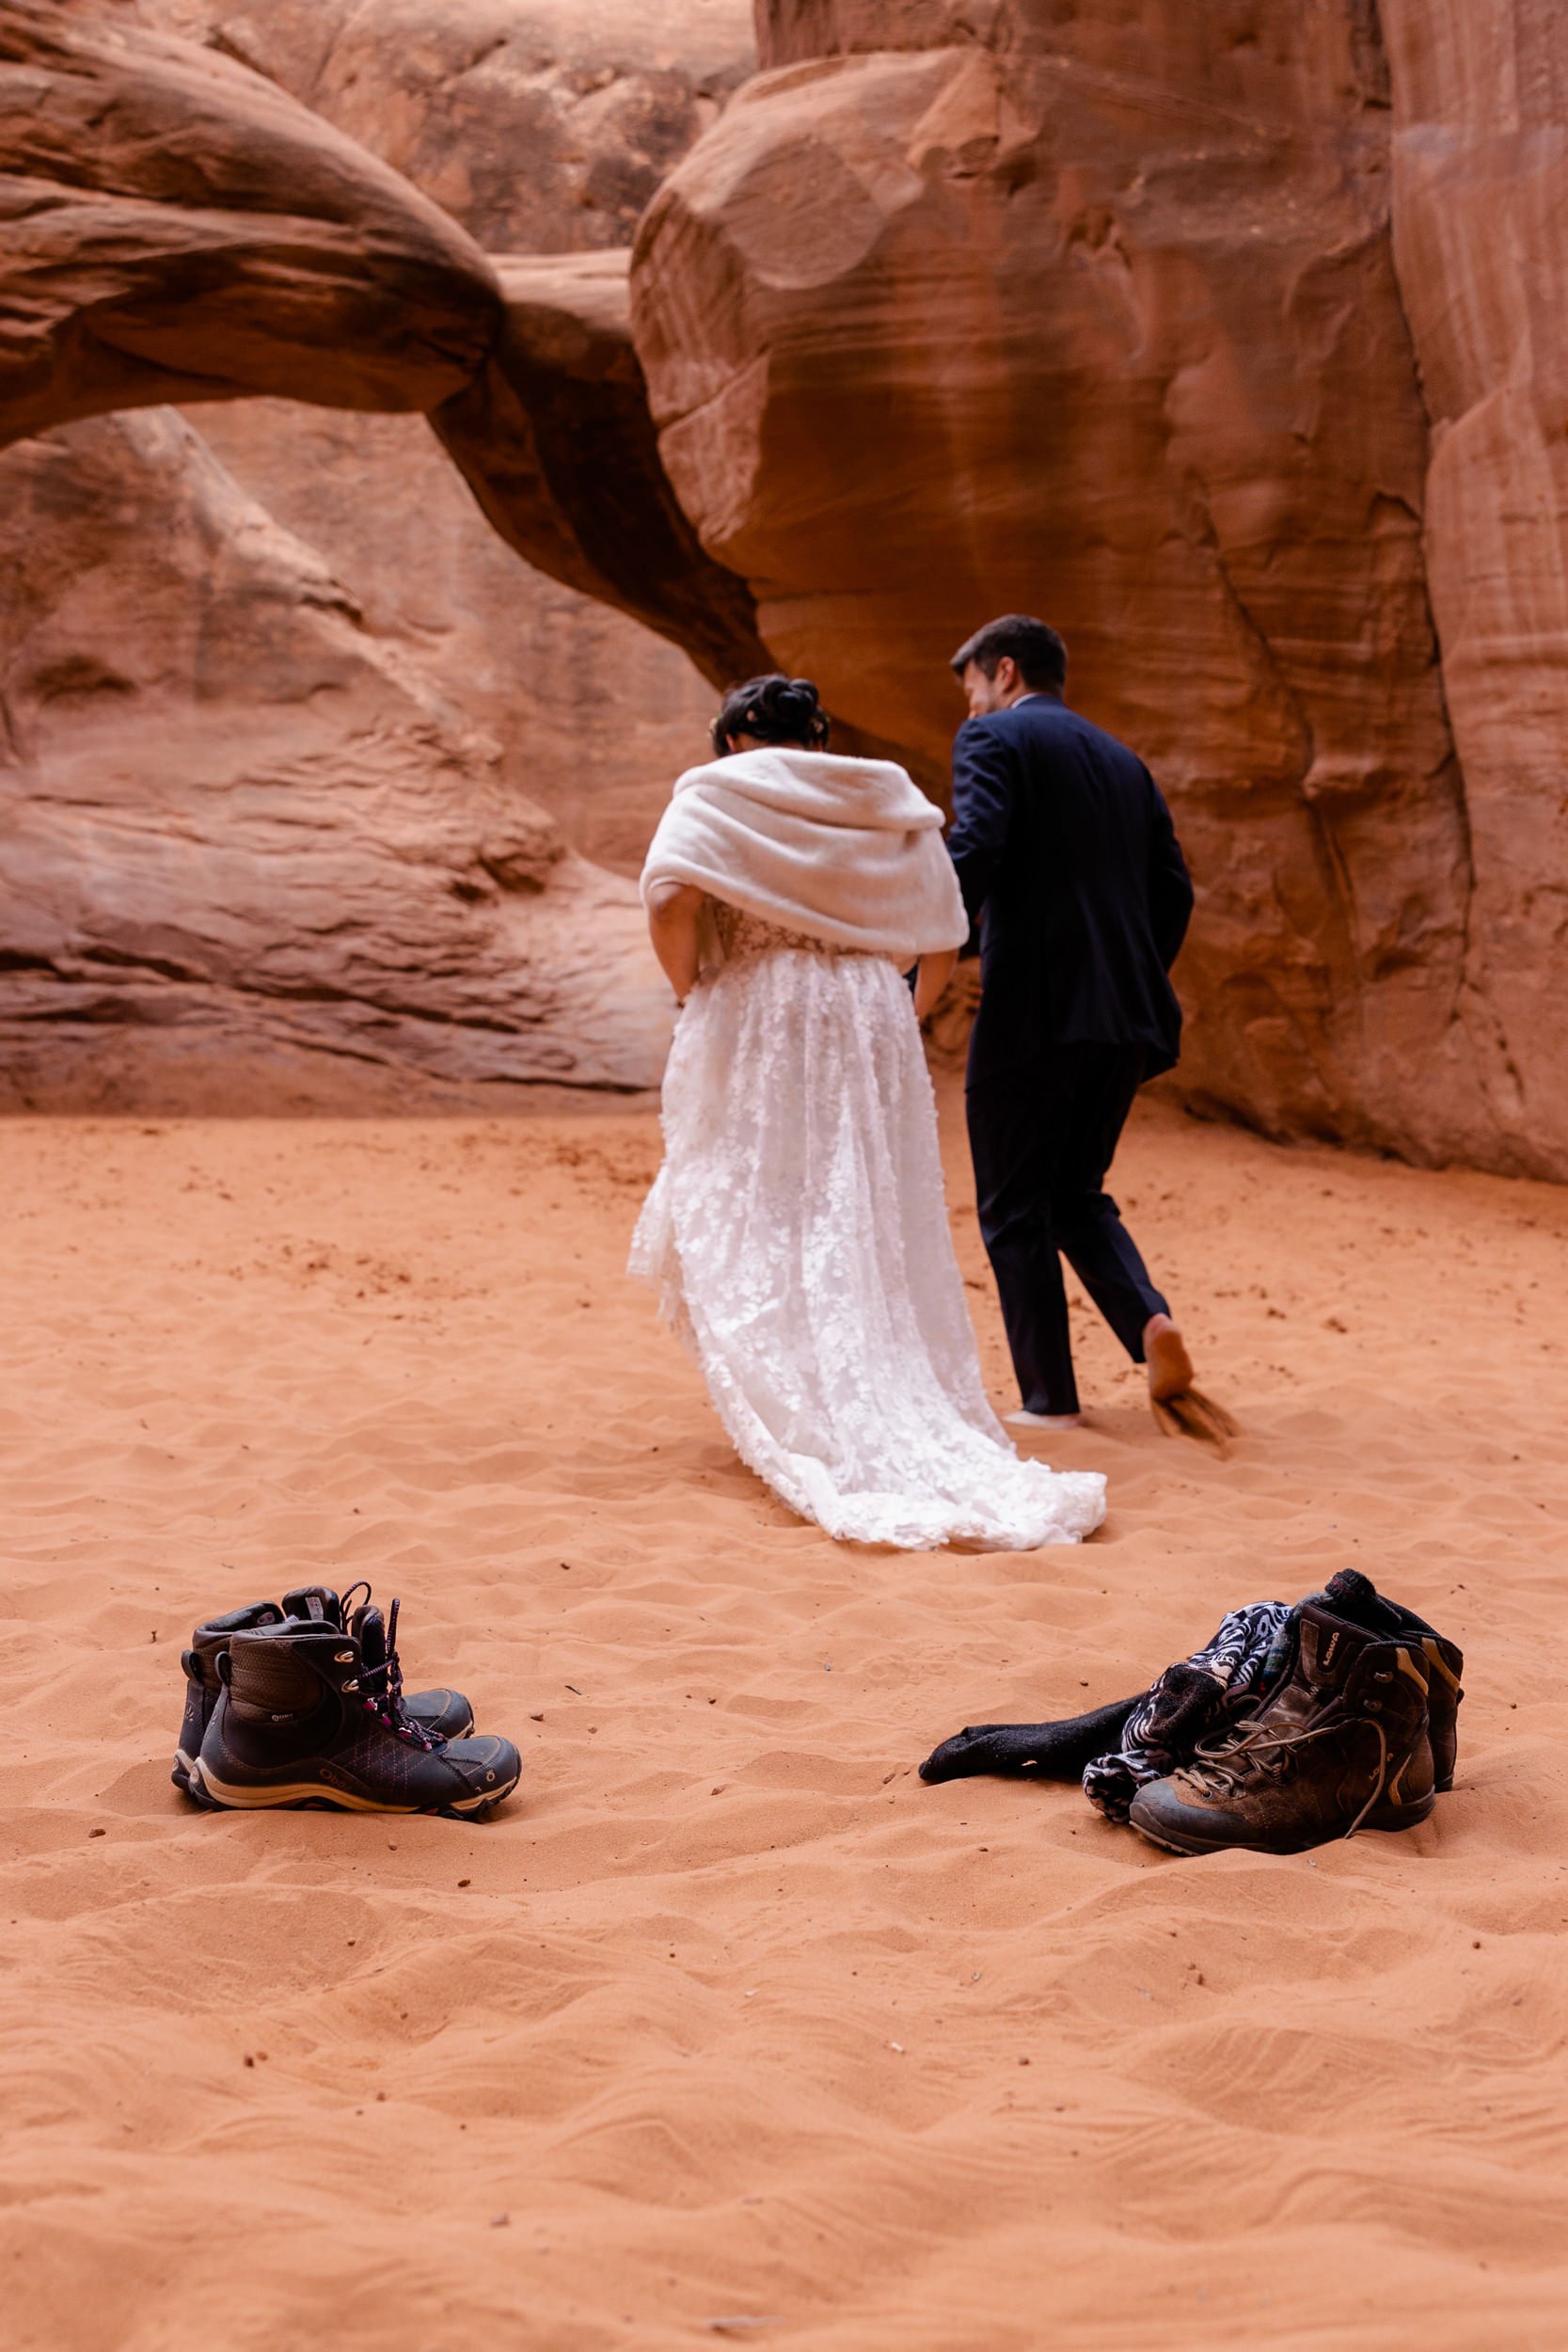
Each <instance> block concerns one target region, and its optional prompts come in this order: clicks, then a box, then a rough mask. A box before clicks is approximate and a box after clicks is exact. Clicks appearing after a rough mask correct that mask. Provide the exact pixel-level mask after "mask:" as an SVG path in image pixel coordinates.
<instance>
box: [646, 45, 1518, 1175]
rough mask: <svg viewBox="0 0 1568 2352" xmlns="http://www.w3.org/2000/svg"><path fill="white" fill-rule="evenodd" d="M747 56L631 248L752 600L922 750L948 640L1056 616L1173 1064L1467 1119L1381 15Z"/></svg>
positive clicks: (947, 719)
mask: <svg viewBox="0 0 1568 2352" xmlns="http://www.w3.org/2000/svg"><path fill="white" fill-rule="evenodd" d="M960 17H962V18H963V19H964V20H965V21H966V22H967V24H968V26H969V31H968V33H967V34H966V35H964V36H963V37H962V38H961V39H960V38H959V37H958V21H959V18H960ZM950 33H951V35H952V36H953V37H952V39H951V40H949V38H948V36H949V34H950ZM835 42H836V43H838V44H839V45H840V46H841V48H842V49H843V50H844V51H846V52H847V51H850V50H864V51H866V52H867V53H868V54H864V55H850V54H839V55H827V56H824V55H821V54H820V53H821V52H823V51H826V50H830V49H831V48H832V46H833V44H834V43H835ZM927 43H930V44H935V45H930V46H927V45H925V44H927ZM764 55H765V61H766V62H768V63H775V64H777V65H779V66H780V67H781V68H782V69H783V70H780V71H776V72H771V73H768V74H765V75H764V76H762V77H761V78H760V79H758V80H757V81H756V82H754V83H752V85H750V86H749V87H747V88H746V89H745V90H743V91H742V92H741V94H740V95H739V97H738V98H737V99H736V102H735V103H733V104H732V106H731V107H730V109H729V110H728V112H727V113H726V114H725V116H724V117H723V119H721V122H720V123H719V124H718V125H717V126H716V127H715V128H714V129H713V130H712V131H710V132H709V133H707V134H706V135H705V137H704V138H703V139H702V140H701V141H700V142H699V144H698V146H697V147H696V148H695V149H694V150H693V151H692V153H691V154H690V155H689V157H688V158H687V160H686V162H685V163H684V164H683V165H682V166H681V167H679V168H678V170H677V171H676V172H675V173H674V175H673V178H672V180H671V181H670V183H668V184H667V186H666V188H665V189H664V191H663V192H662V193H661V195H660V196H659V197H658V198H657V199H656V200H655V203H654V205H653V207H652V208H651V210H650V213H649V215H648V217H647V220H646V222H645V224H644V228H643V231H642V235H641V241H640V245H639V248H638V256H637V262H636V265H635V271H634V313H635V325H636V331H637V334H638V340H639V345H640V348H641V353H642V357H643V360H644V364H645V367H646V369H647V373H648V376H649V381H650V385H651V388H652V393H653V398H654V404H655V409H656V414H657V418H658V421H659V423H660V426H661V429H662V444H661V445H662V448H663V451H664V455H665V460H666V464H667V467H668V469H669V471H670V473H671V476H672V478H673V481H674V483H675V485H676V488H677V490H678V492H679V494H680V496H681V498H682V500H683V501H684V502H685V504H686V505H687V508H688V511H689V513H690V514H691V516H692V517H693V519H694V520H695V522H696V523H697V526H698V528H699V530H700V532H702V535H703V539H704V542H705V545H706V546H707V547H708V548H709V549H710V550H711V551H712V552H713V553H714V554H715V555H717V556H718V557H719V558H720V560H721V562H722V563H724V564H727V565H729V566H731V567H732V568H734V569H736V570H737V571H739V572H741V573H743V574H744V575H745V577H746V578H747V579H749V580H750V581H751V582H752V587H753V589H754V591H755V593H756V596H757V599H758V607H759V619H760V622H761V626H762V629H763V633H764V635H765V636H766V637H767V639H768V642H769V644H772V645H773V646H774V648H775V649H776V651H777V652H778V653H779V655H780V656H781V657H782V658H783V659H784V660H785V661H787V662H789V663H792V664H796V665H799V666H800V668H802V669H805V670H808V671H810V672H811V673H812V674H813V675H816V676H817V677H818V678H819V679H821V680H822V682H823V684H824V686H825V689H826V691H827V693H828V696H829V699H830V700H831V701H832V703H833V704H834V705H835V706H836V707H842V708H844V709H845V710H847V712H848V713H849V715H850V716H851V717H852V718H855V719H857V720H859V721H861V722H862V723H864V724H866V725H867V726H870V727H872V728H875V729H879V730H880V731H881V732H883V733H886V734H899V735H902V736H903V738H904V739H906V740H910V739H913V740H915V741H916V742H917V743H919V744H920V745H922V746H924V747H926V748H927V749H929V750H930V751H931V752H932V753H933V754H935V753H936V752H938V751H939V750H940V748H941V747H942V745H943V743H944V741H945V739H946V738H947V736H948V735H949V734H950V732H951V729H952V727H953V725H954V724H955V723H956V721H957V720H958V717H959V716H960V715H961V713H960V707H959V706H958V702H957V699H956V697H955V695H954V692H953V689H952V684H951V681H950V679H948V677H947V676H946V674H945V668H944V663H945V658H946V656H947V655H948V654H949V653H950V652H951V650H952V648H953V646H954V645H955V644H956V643H957V642H958V639H959V638H960V637H961V636H962V635H963V634H965V633H966V632H967V630H968V629H969V628H971V627H973V626H974V624H975V623H977V622H978V621H980V620H982V619H985V618H987V617H989V616H990V614H991V613H993V612H998V611H1006V610H1009V609H1019V608H1022V609H1024V610H1033V611H1044V612H1047V613H1049V614H1050V615H1052V616H1053V617H1054V618H1055V619H1056V620H1057V621H1058V622H1059V623H1060V625H1061V626H1062V627H1063V628H1064V629H1065V631H1066V633H1067V635H1068V638H1069V643H1070V644H1071V646H1072V649H1073V654H1074V693H1075V698H1076V699H1077V700H1078V701H1079V702H1080V703H1081V704H1082V705H1083V707H1085V708H1086V709H1087V710H1088V711H1089V712H1090V713H1091V715H1094V716H1096V717H1098V718H1100V719H1101V720H1103V721H1104V722H1105V723H1108V724H1109V725H1111V726H1113V727H1115V728H1116V729H1117V731H1118V732H1121V733H1123V734H1125V735H1127V736H1128V737H1129V738H1130V739H1132V741H1133V742H1134V743H1136V744H1137V745H1138V746H1139V748H1140V749H1141V750H1143V751H1144V752H1145V754H1146V755H1148V758H1149V759H1150V761H1151V764H1152V765H1153V766H1154V767H1155V769H1156V771H1157V772H1158V773H1159V774H1160V775H1161V777H1162V779H1163V780H1164V783H1165V785H1166V787H1167V788H1168V789H1169V791H1170V793H1171V797H1172V799H1173V801H1174V802H1175V803H1176V806H1177V811H1178V817H1179V821H1180V826H1181V830H1182V833H1183V836H1184V838H1185V840H1186V842H1187V844H1188V847H1189V850H1190V851H1191V853H1192V856H1193V860H1194V864H1195V866H1196V872H1197V878H1198V882H1199V887H1200V914H1199V918H1198V922H1197V925H1196V930H1195V935H1194V940H1193V945H1192V947H1191V948H1190V950H1189V952H1188V954H1187V956H1186V958H1185V960H1184V961H1183V965H1182V970H1181V980H1182V986H1183V991H1184V993H1185V995H1186V997H1187V1000H1188V1003H1189V1005H1190V1007H1191V1009H1192V1011H1193V1014H1194V1020H1193V1025H1192V1033H1191V1047H1190V1052H1189V1057H1188V1060H1187V1063H1186V1065H1185V1077H1186V1083H1187V1085H1188V1087H1189V1088H1190V1089H1191V1090H1192V1091H1193V1093H1194V1094H1195V1095H1196V1096H1197V1097H1198V1098H1200V1099H1204V1100H1208V1101H1210V1102H1212V1103H1215V1104H1222V1105H1224V1106H1225V1107H1227V1108H1229V1109H1232V1110H1235V1111H1238V1112H1241V1113H1242V1114H1243V1116H1247V1117H1251V1118H1255V1119H1258V1120H1260V1121H1261V1122H1262V1123H1264V1124H1266V1125H1268V1126H1270V1127H1272V1128H1274V1129H1276V1130H1283V1131H1287V1132H1290V1131H1294V1132H1300V1131H1302V1130H1307V1131H1310V1132H1317V1133H1320V1134H1325V1135H1339V1136H1349V1137H1352V1138H1359V1139H1365V1140H1373V1139H1375V1140H1381V1141H1386V1142H1391V1143H1395V1144H1397V1145H1398V1146H1400V1147H1401V1148H1404V1149H1413V1150H1415V1151H1417V1152H1423V1153H1433V1154H1442V1153H1447V1152H1481V1153H1483V1154H1484V1153H1487V1152H1490V1151H1491V1149H1492V1136H1491V1129H1490V1120H1489V1115H1488V1112H1487V1110H1486V1107H1485V1104H1484V1100H1483V1095H1482V1089H1481V1081H1480V1075H1479V1071H1478V1064H1479V1063H1480V1061H1481V1060H1482V1059H1483V1058H1484V1056H1485V1051H1486V1041H1485V1039H1484V1037H1482V1038H1481V1039H1479V1040H1478V1038H1477V1037H1476V1036H1475V1035H1474V1034H1473V1033H1472V1031H1471V1030H1469V1029H1468V1028H1466V1026H1465V1022H1464V1019H1463V1009H1464V990H1463V982H1464V974H1465V925H1466V921H1467V917H1468V900H1469V891H1470V876H1469V871H1468V866H1467V844H1466V836H1465V816H1464V807H1463V801H1462V793H1461V787H1460V780H1459V773H1458V770H1457V767H1456V764H1455V762H1454V759H1453V756H1452V747H1451V743H1450V740H1449V732H1448V726H1447V723H1446V719H1445V713H1444V707H1443V696H1442V690H1441V682H1440V677H1439V674H1438V669H1437V663H1436V651H1435V644H1434V640H1433V629H1432V624H1431V618H1430V614H1429V611H1428V605H1427V597H1426V587H1425V576H1424V567H1423V558H1422V543H1421V502H1422V491H1423V478H1424V471H1425V453H1426V423H1425V418H1424V416H1423V413H1422V409H1421V404H1420V398H1419V390H1418V381H1417V374H1416V368H1415V364H1414V358H1413V354H1412V351H1411V347H1410V342H1409V338H1408V335H1407V332H1406V328H1405V323H1404V317H1403V312H1402V306H1401V301H1400V295H1399V290H1398V287H1397V285H1396V282H1395V278H1394V273H1393V267H1392V262H1391V255H1390V248H1389V237H1388V223H1387V111H1386V87H1385V83H1384V79H1383V74H1382V60H1381V56H1380V54H1379V52H1378V51H1377V49H1376V47H1375V44H1374V43H1373V41H1372V40H1370V37H1369V26H1368V20H1367V18H1366V16H1365V13H1364V11H1361V10H1358V9H1355V8H1350V7H1348V6H1347V7H1346V8H1343V9H1338V8H1328V9H1324V10H1318V11H1313V12H1305V11H1302V12H1297V11H1286V12H1281V11H1279V10H1278V9H1275V8H1267V7H1264V6H1263V5H1261V0H1213V5H1211V6H1208V7H1206V8H1202V9H1193V8H1190V7H1188V6H1186V5H1184V0H1183V5H1180V6H1178V5H1177V4H1176V0H1138V4H1137V5H1134V0H1102V5H1101V6H1099V7H1097V8H1094V9H1093V10H1092V11H1090V10H1084V9H1076V8H1075V9H1070V10H1066V9H1062V8H1056V7H1053V6H1050V5H1048V0H1018V4H1017V5H1013V6H1006V7H998V8H991V9H990V10H984V11H981V14H980V19H979V20H976V18H975V16H974V12H973V11H972V10H969V9H964V10H958V9H957V8H950V9H947V8H937V7H932V8H906V7H902V6H898V7H895V6H893V5H892V4H891V0H888V4H887V5H882V6H877V5H874V0H853V5H851V4H850V0H844V5H840V6H835V7H825V6H817V7H810V8H807V7H796V8H790V7H779V8H772V9H769V10H768V11H767V24H766V26H765V32H764Z"/></svg>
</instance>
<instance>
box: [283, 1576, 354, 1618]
mask: <svg viewBox="0 0 1568 2352" xmlns="http://www.w3.org/2000/svg"><path fill="white" fill-rule="evenodd" d="M283 1613H284V1615H285V1616H286V1617H300V1618H303V1619H305V1620H306V1621H307V1622H309V1623H313V1624H316V1625H335V1626H341V1624H342V1622H343V1605H342V1602H341V1600H340V1599H339V1598H338V1596H337V1594H336V1593H335V1592H334V1591H333V1590H332V1587H331V1585H330V1584H296V1585H295V1586H294V1589H293V1592H292V1593H285V1594H284V1596H283Z"/></svg>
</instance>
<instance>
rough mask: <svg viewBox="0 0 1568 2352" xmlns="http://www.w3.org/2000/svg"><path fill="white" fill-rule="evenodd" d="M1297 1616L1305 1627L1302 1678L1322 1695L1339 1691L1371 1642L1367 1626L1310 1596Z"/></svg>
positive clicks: (1298, 1664) (1300, 1653)
mask: <svg viewBox="0 0 1568 2352" xmlns="http://www.w3.org/2000/svg"><path fill="white" fill-rule="evenodd" d="M1297 1617H1298V1621H1299V1624H1300V1628H1301V1632H1300V1637H1299V1641H1300V1645H1299V1647H1298V1649H1297V1652H1296V1673H1297V1677H1298V1679H1300V1680H1302V1681H1305V1682H1307V1683H1308V1684H1309V1685H1310V1686H1311V1687H1312V1688H1313V1689H1314V1690H1316V1691H1317V1692H1319V1694H1320V1695H1321V1694H1323V1693H1325V1692H1329V1691H1338V1689H1340V1687H1341V1686H1342V1684H1343V1682H1344V1679H1345V1677H1346V1676H1347V1675H1348V1674H1349V1672H1350V1670H1351V1668H1352V1666H1353V1665H1354V1662H1355V1661H1356V1660H1357V1659H1358V1658H1359V1657H1360V1655H1361V1652H1362V1651H1363V1650H1364V1649H1365V1648H1366V1646H1367V1634H1366V1630H1365V1629H1364V1628H1363V1627H1361V1626H1358V1625H1353V1624H1351V1623H1350V1621H1349V1620H1348V1619H1347V1618H1344V1617H1341V1616H1338V1615H1337V1614H1336V1613H1335V1612H1334V1611H1332V1610H1329V1609H1323V1608H1321V1607H1320V1606H1319V1605H1318V1604H1317V1602H1315V1601H1310V1600H1304V1601H1303V1602H1302V1603H1301V1606H1300V1609H1299V1610H1298V1612H1297Z"/></svg>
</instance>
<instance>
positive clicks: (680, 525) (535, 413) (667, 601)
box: [431, 253, 769, 686]
mask: <svg viewBox="0 0 1568 2352" xmlns="http://www.w3.org/2000/svg"><path fill="white" fill-rule="evenodd" d="M626 261H627V257H626V255H625V254H622V253H592V254H578V255H561V256H553V255H552V256H547V257H544V258H540V259H527V260H524V259H520V258H515V257H507V258H505V259H499V260H498V262H497V268H498V270H499V274H500V278H501V283H502V288H503V291H504V294H505V296H506V321H505V326H504V328H503V330H502V333H501V335H500V336H499V340H498V342H497V343H496V345H495V348H494V350H493V351H492V352H491V354H490V356H489V358H487V359H486V360H485V362H484V365H483V369H482V370H481V371H480V373H479V374H478V376H477V377H476V378H475V380H474V382H473V384H472V385H470V386H469V387H468V388H467V389H466V390H464V391H462V392H459V393H457V394H455V395H454V396H453V397H452V398H451V399H450V400H448V401H445V402H443V404H442V405H441V406H440V407H439V408H438V409H436V413H435V415H434V417H433V418H432V420H431V421H432V423H433V424H434V425H435V427H436V432H437V433H438V434H439V435H440V437H441V439H442V440H443V441H444V442H445V444H446V446H447V448H448V449H449V450H450V451H451V455H452V456H453V458H454V459H455V460H456V462H457V464H458V465H459V466H460V467H461V468H462V469H463V471H464V473H465V474H466V475H467V479H468V482H469V484H470V485H471V486H472V488H473V491H474V495H475V496H476V498H477V499H478V500H479V502H480V504H481V506H482V507H483V510H484V512H485V514H486V515H487V516H489V518H490V520H491V522H492V523H494V525H495V527H496V529H497V530H498V531H499V532H500V533H501V535H502V537H503V538H505V539H507V540H508V541H509V542H510V543H511V544H512V546H514V547H515V548H517V549H518V551H519V553H521V554H523V555H526V556H528V557H529V558H530V560H531V562H533V563H536V564H541V565H542V566H543V567H544V568H545V569H546V571H548V572H550V573H551V574H553V576H554V577H555V578H556V579H558V580H566V581H568V582H569V583H570V584H571V585H572V586H573V587H574V588H577V589H579V590H580V591H581V592H582V594H583V595H584V596H596V597H599V598H601V599H603V600H604V601H605V602H606V603H610V604H615V605H619V606H620V608H621V610H622V611H623V612H629V613H631V614H632V615H633V617H634V618H635V619H637V620H640V621H643V622H645V623H646V624H647V625H648V626H649V627H650V628H657V629H658V630H660V631H661V632H662V633H663V634H664V635H666V636H669V637H672V638H674V639H675V640H676V641H677V642H678V643H679V644H681V645H682V646H684V647H685V649H686V651H687V652H688V653H689V655H690V656H691V659H692V660H694V661H695V662H696V663H697V666H698V667H699V669H701V670H702V671H703V672H704V673H705V675H706V676H707V677H708V678H709V679H711V680H712V681H713V682H714V684H716V685H721V686H722V685H725V684H728V683H729V682H730V681H732V680H733V679H735V678H736V677H747V676H752V675H755V673H756V672H757V671H758V670H760V669H766V668H768V666H769V662H768V652H767V648H766V647H765V646H764V645H763V644H762V641H761V639H760V638H759V637H758V635H757V630H756V616H755V610H754V607H753V605H752V598H751V595H750V593H749V592H748V590H747V589H746V587H745V586H744V584H743V583H742V582H741V581H740V580H737V579H736V577H735V575H734V574H733V573H732V572H729V571H726V570H724V569H723V568H722V567H721V565H719V564H715V563H714V562H713V560H712V558H711V557H710V556H708V555H707V554H705V552H704V549H703V548H702V546H701V544H700V542H699V540H698V538H697V535H696V532H694V531H693V530H692V527H691V525H690V523H689V521H688V519H687V517H686V515H685V514H684V512H683V511H682V509H681V507H680V505H679V504H678V503H677V501H676V499H675V495H674V492H673V490H672V489H671V487H670V485H669V482H668V480H667V479H666V476H665V473H664V469H663V467H662V466H661V464H660V462H659V454H658V442H657V435H656V434H655V431H654V425H653V420H652V418H651V416H650V414H649V410H648V396H647V387H646V386H645V384H644V383H643V380H642V370H641V365H640V363H639V361H638V358H637V354H636V352H635V351H634V350H633V348H632V342H631V329H630V321H629V306H628V299H627V291H626Z"/></svg>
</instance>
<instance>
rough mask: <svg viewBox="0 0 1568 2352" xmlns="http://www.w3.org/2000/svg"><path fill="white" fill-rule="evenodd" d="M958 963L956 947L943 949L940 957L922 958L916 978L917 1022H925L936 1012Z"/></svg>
mask: <svg viewBox="0 0 1568 2352" xmlns="http://www.w3.org/2000/svg"><path fill="white" fill-rule="evenodd" d="M957 962H958V949H957V948H956V947H946V948H943V950H942V954H941V955H940V956H922V957H921V959H920V961H919V963H918V965H917V966H916V967H915V976H914V1017H915V1019H916V1020H917V1021H925V1020H927V1018H928V1017H929V1016H930V1014H932V1013H933V1012H935V1010H936V1009H937V1007H938V1005H939V1004H941V1002H942V991H943V990H944V989H945V988H946V986H947V983H948V981H949V980H950V979H951V978H952V977H953V968H954V966H955V964H956V963H957Z"/></svg>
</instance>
